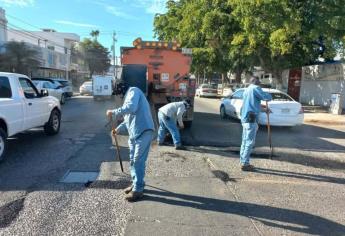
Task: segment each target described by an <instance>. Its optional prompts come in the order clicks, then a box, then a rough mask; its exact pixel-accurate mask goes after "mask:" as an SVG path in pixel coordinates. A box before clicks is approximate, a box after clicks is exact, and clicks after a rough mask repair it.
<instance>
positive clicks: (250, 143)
mask: <svg viewBox="0 0 345 236" xmlns="http://www.w3.org/2000/svg"><path fill="white" fill-rule="evenodd" d="M259 85H260V80H259V78H258V77H256V76H253V77H252V78H251V79H250V85H249V86H248V88H246V89H245V91H244V93H243V105H242V109H241V123H242V128H243V131H242V145H241V151H240V164H241V169H242V170H243V171H253V170H254V166H253V165H251V164H250V154H251V152H252V149H253V147H254V145H255V137H256V133H257V131H258V127H259V126H258V116H259V113H260V109H261V100H263V101H270V100H272V96H271V95H270V94H269V93H266V92H264V91H263V90H262V89H261V87H260V86H259Z"/></svg>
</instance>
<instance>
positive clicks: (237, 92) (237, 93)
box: [232, 89, 244, 99]
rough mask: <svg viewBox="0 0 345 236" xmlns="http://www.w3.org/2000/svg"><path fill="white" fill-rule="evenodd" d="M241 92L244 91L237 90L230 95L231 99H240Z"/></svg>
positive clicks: (241, 96)
mask: <svg viewBox="0 0 345 236" xmlns="http://www.w3.org/2000/svg"><path fill="white" fill-rule="evenodd" d="M243 92H244V89H240V90H237V91H236V92H235V93H234V94H233V95H232V98H233V99H242V98H243Z"/></svg>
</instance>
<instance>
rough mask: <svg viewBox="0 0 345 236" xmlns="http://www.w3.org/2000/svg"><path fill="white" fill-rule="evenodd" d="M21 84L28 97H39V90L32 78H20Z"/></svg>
mask: <svg viewBox="0 0 345 236" xmlns="http://www.w3.org/2000/svg"><path fill="white" fill-rule="evenodd" d="M19 82H20V85H21V86H22V89H23V92H24V95H25V97H26V98H29V99H30V98H37V97H38V92H37V90H36V88H35V87H34V85H33V84H32V83H31V82H30V80H28V79H26V78H19Z"/></svg>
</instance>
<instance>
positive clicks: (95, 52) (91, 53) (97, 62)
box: [75, 38, 110, 78]
mask: <svg viewBox="0 0 345 236" xmlns="http://www.w3.org/2000/svg"><path fill="white" fill-rule="evenodd" d="M78 51H79V53H77V55H78V56H79V57H81V58H82V59H84V61H85V62H86V64H87V65H88V68H89V71H90V78H91V77H92V75H93V74H94V73H104V72H106V71H107V70H108V69H109V67H110V59H109V54H110V53H109V51H108V49H107V48H105V47H104V46H103V45H101V44H100V43H99V42H98V41H96V40H90V39H88V38H86V39H84V40H83V41H82V42H80V43H79V47H78ZM75 53H76V52H75Z"/></svg>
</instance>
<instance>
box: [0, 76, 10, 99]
mask: <svg viewBox="0 0 345 236" xmlns="http://www.w3.org/2000/svg"><path fill="white" fill-rule="evenodd" d="M11 97H12V91H11V85H10V81H9V80H8V78H7V77H3V76H1V77H0V98H11Z"/></svg>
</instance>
